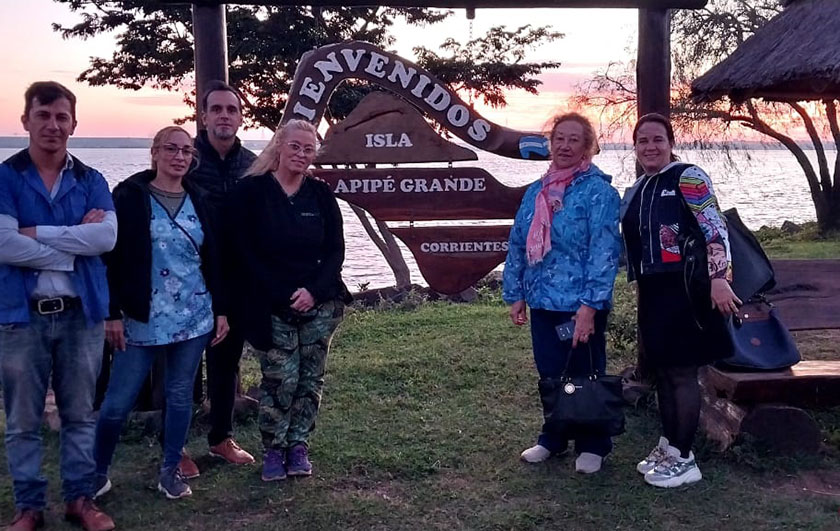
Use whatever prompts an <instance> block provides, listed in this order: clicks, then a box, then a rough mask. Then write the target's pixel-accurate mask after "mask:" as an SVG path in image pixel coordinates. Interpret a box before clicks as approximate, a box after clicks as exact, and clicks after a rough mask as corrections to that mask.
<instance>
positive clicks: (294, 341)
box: [257, 300, 344, 449]
mask: <svg viewBox="0 0 840 531" xmlns="http://www.w3.org/2000/svg"><path fill="white" fill-rule="evenodd" d="M343 317H344V303H342V302H341V301H338V300H334V301H328V302H325V303H324V304H322V305H321V306H320V307H318V308H317V313H316V315H315V317H314V318H313V319H311V320H309V321H306V322H293V321H294V320H293V319H288V318H281V317H277V316H272V317H271V323H272V340H273V343H274V348H272V349H271V350H269V351H267V352H262V351H257V354H258V356H259V360H260V368H261V369H262V383H261V384H260V389H261V390H262V399H261V400H260V414H259V424H260V433H261V434H262V440H263V445H264V446H265V448H274V449H281V448H289V447H292V446H294V445H296V444H307V440H308V439H309V434H310V433H311V432H312V430H314V429H315V417H316V415H317V414H318V406H319V405H320V403H321V390H322V389H323V387H324V371H325V369H326V365H327V352H328V351H329V348H330V340H331V339H332V336H333V333H334V332H335V329H336V328H337V327H338V324H339V323H340V322H341V320H342V318H343Z"/></svg>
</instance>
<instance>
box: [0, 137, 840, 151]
mask: <svg viewBox="0 0 840 531" xmlns="http://www.w3.org/2000/svg"><path fill="white" fill-rule="evenodd" d="M242 143H243V145H245V147H247V148H249V149H252V150H257V151H260V150H262V149H264V148H265V146H266V145H267V144H268V140H244V141H243V142H242ZM456 143H457V144H463V143H462V142H456ZM28 145H29V137H26V136H0V149H23V148H25V147H26V146H28ZM151 145H152V139H151V138H128V137H125V138H123V137H71V138H70V141H69V143H68V147H69V148H70V149H73V148H81V149H149V147H151ZM463 145H465V146H466V144H463ZM800 145H802V147H803V149H805V150H807V151H810V150H813V147H812V146H811V145H810V144H809V143H805V142H804V141H803V142H802V143H801V144H800ZM601 148H602V149H604V150H610V151H627V150H630V149H632V146H631V145H630V144H626V143H604V144H601ZM826 148H827V150H828V151H833V150H832V149H830V148H831V144H830V143H828V144H826ZM676 149H677V150H683V151H685V150H694V149H745V150H753V149H755V150H759V149H766V150H785V149H786V148H785V147H784V146H782V145H781V144H776V143H772V144H770V143H764V142H731V143H720V144H711V145H709V146H703V147H702V148H700V147H698V146H697V145H696V144H693V143H685V144H678V145H677V147H676Z"/></svg>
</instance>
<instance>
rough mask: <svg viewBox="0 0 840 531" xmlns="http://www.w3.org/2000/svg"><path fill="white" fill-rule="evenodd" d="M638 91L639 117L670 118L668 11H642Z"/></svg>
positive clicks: (669, 13) (640, 12) (637, 67)
mask: <svg viewBox="0 0 840 531" xmlns="http://www.w3.org/2000/svg"><path fill="white" fill-rule="evenodd" d="M636 87H637V99H638V105H637V108H638V112H639V116H642V115H644V114H647V113H649V112H658V113H660V114H663V115H665V116H666V117H670V116H671V12H670V11H669V10H668V9H639V52H638V56H637V61H636Z"/></svg>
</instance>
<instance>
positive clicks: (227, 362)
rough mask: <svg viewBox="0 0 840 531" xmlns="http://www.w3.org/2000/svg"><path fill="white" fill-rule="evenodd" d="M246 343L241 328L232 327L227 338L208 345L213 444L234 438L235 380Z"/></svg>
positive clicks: (208, 376)
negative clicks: (210, 345) (212, 345)
mask: <svg viewBox="0 0 840 531" xmlns="http://www.w3.org/2000/svg"><path fill="white" fill-rule="evenodd" d="M244 344H245V339H244V338H243V337H242V334H241V329H240V328H231V330H230V332H228V335H227V337H225V339H224V341H222V342H221V343H219V344H218V345H216V346H215V347H207V397H208V398H209V399H210V432H209V433H208V434H207V443H208V444H209V445H210V446H216V445H217V444H219V443H220V442H222V441H224V440H225V439H227V438H228V437H233V406H234V400H235V398H236V380H237V376H238V375H239V360H240V358H242V348H243V346H244Z"/></svg>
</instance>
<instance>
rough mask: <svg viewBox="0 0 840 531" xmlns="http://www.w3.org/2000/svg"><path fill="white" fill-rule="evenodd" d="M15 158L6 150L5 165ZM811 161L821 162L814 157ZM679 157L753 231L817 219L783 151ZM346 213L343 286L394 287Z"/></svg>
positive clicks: (84, 156) (107, 155)
mask: <svg viewBox="0 0 840 531" xmlns="http://www.w3.org/2000/svg"><path fill="white" fill-rule="evenodd" d="M16 151H17V150H14V149H0V160H5V159H6V158H7V157H8V156H10V155H11V154H13V153H14V152H16ZM807 153H808V154H809V156H810V158H811V159H812V160H815V158H816V157H815V154H814V152H807ZM73 154H74V155H76V156H77V157H79V159H81V160H82V161H84V162H85V164H88V165H89V166H92V167H94V168H97V169H98V170H99V171H101V172H102V174H103V175H105V178H106V179H107V180H108V183H109V184H110V185H111V186H112V187H113V186H114V185H116V184H117V183H118V182H120V181H122V180H123V179H125V178H126V177H128V176H129V175H132V174H134V173H136V172H138V171H140V170H143V169H146V168H148V167H149V151H148V149H96V148H77V149H74V150H73ZM680 156H681V158H682V160H684V161H685V162H693V163H696V164H698V165H699V166H701V167H702V168H704V169H705V170H706V171H707V172H708V173H709V174H710V175H711V177H712V181H713V182H714V185H715V190H716V192H717V195H718V199H719V200H720V203H721V206H722V207H723V208H724V209H726V208H730V207H736V208H737V209H738V212H739V213H740V215H741V217H742V219H743V220H744V222H745V223H746V224H747V226H748V227H750V228H752V229H757V228H759V227H760V226H762V225H769V226H779V225H781V224H782V223H783V222H784V221H785V220H790V221H794V222H796V223H801V222H805V221H813V220H814V219H816V218H815V214H814V207H813V203H812V201H811V195H810V193H809V191H808V185H807V182H806V180H805V176H804V175H803V173H802V170H801V168H800V167H799V165H798V164H797V163H796V161H795V160H794V158H793V156H792V155H790V153H789V152H787V151H785V150H749V151H738V152H734V153H732V155H731V157H732V160H733V161H734V163H735V165H736V167H737V170H736V169H733V167H732V166H731V164H730V163H729V162H728V161H727V159H726V157H725V156H724V154H723V153H720V152H710V151H704V152H700V151H691V150H687V151H681V152H680ZM829 160H833V154H829ZM594 162H595V163H596V164H597V165H598V166H599V167H600V168H601V169H602V170H604V171H605V172H606V173H608V174H611V175H613V176H614V179H613V184H614V185H615V186H616V188H618V190H619V191H621V192H623V190H624V188H626V187H627V186H629V185H630V184H632V183H633V180H634V177H633V172H634V161H633V154H632V151H622V150H609V151H604V152H603V153H601V154H600V155H598V156H597V157H596V158H595V161H594ZM546 164H547V163H546V162H531V161H523V160H513V159H507V158H503V157H498V156H496V155H492V154H489V153H479V160H478V161H474V162H470V163H456V164H455V165H456V166H473V165H474V166H479V167H482V168H484V169H485V170H487V171H488V172H489V173H490V174H491V175H493V176H494V177H496V178H497V179H498V180H499V181H500V182H502V183H504V184H506V185H509V186H521V185H523V184H527V183H530V182H533V181H534V180H535V179H537V178H538V177H539V175H540V174H541V172H542V171H543V170H544V169H545V166H546ZM420 166H428V165H420ZM431 166H435V165H431ZM437 166H440V164H438V165H437ZM341 209H342V213H343V215H344V233H345V240H346V242H347V259H346V261H345V266H344V280H345V282H346V283H347V285H348V287H349V288H350V290H351V291H356V290H357V289H359V286H360V285H367V286H369V287H371V288H375V287H381V286H387V285H392V284H393V283H394V279H393V275H392V274H391V270H390V268H389V267H388V264H387V263H386V262H385V259H384V258H382V255H381V254H380V253H379V250H378V249H377V248H376V246H375V245H374V244H373V242H371V240H370V239H369V238H368V236H367V234H366V233H365V231H364V229H363V228H362V225H361V223H359V220H358V219H357V218H356V215H355V214H354V213H353V212H352V211H351V210H350V208H349V207H348V206H347V205H346V204H344V203H343V202H341ZM403 254H404V256H405V258H406V261H407V262H408V265H409V268H410V269H411V272H412V274H411V278H412V281H413V282H417V283H419V284H425V282H423V279H422V277H421V276H420V273H419V272H418V270H417V266H416V264H415V263H414V260H413V257H412V256H411V253H410V252H409V251H408V249H406V248H403Z"/></svg>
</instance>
